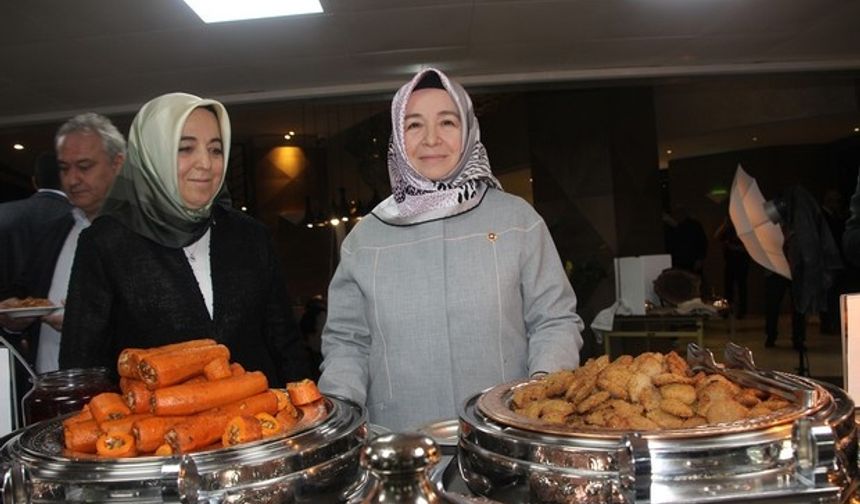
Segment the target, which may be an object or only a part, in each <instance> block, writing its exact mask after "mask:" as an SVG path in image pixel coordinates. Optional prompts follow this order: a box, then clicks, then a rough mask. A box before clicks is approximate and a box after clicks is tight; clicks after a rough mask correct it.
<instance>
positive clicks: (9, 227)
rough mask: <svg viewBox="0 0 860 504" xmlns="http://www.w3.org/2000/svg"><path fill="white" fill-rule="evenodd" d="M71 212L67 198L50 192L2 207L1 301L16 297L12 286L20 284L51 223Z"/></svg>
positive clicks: (0, 243) (0, 248)
mask: <svg viewBox="0 0 860 504" xmlns="http://www.w3.org/2000/svg"><path fill="white" fill-rule="evenodd" d="M71 210H72V204H71V203H69V200H68V198H66V197H65V196H63V195H61V194H57V193H55V192H51V191H39V192H37V193H35V194H33V195H32V196H30V197H29V198H27V199H23V200H18V201H10V202H8V203H3V204H0V299H5V298H7V297H10V296H12V295H14V294H15V293H14V292H13V285H14V284H16V283H20V282H21V275H23V274H24V271H25V269H26V267H27V264H28V262H29V261H30V259H31V258H32V257H33V254H34V252H35V251H36V247H37V245H38V244H39V242H40V241H42V238H43V236H44V235H45V233H46V232H47V230H48V227H49V226H48V224H49V223H50V222H52V221H54V220H55V219H58V218H60V217H62V216H64V215H69V212H70V211H71Z"/></svg>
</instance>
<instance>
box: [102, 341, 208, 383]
mask: <svg viewBox="0 0 860 504" xmlns="http://www.w3.org/2000/svg"><path fill="white" fill-rule="evenodd" d="M215 344H217V342H216V341H215V340H213V339H208V338H207V339H196V340H190V341H183V342H181V343H171V344H169V345H163V346H159V347H152V348H126V349H125V350H123V351H122V352H120V354H119V358H118V359H117V363H116V369H117V372H118V373H119V375H120V376H125V377H128V378H135V379H138V378H140V374H139V372H138V369H139V365H140V360H141V359H142V358H143V356H145V355H152V354H156V353H164V352H171V351H173V350H181V349H183V348H193V347H204V346H212V345H215Z"/></svg>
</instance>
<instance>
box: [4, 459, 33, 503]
mask: <svg viewBox="0 0 860 504" xmlns="http://www.w3.org/2000/svg"><path fill="white" fill-rule="evenodd" d="M30 501H31V496H30V471H28V470H27V466H25V465H24V464H22V463H20V462H18V461H17V460H16V461H13V462H12V464H11V465H10V466H9V469H8V470H7V471H6V473H5V474H4V475H3V504H29V503H30Z"/></svg>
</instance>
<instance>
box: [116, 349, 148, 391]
mask: <svg viewBox="0 0 860 504" xmlns="http://www.w3.org/2000/svg"><path fill="white" fill-rule="evenodd" d="M143 353H146V350H145V349H143V348H126V349H125V350H123V351H122V352H120V353H119V358H118V359H117V360H116V371H117V373H119V375H120V376H122V377H126V378H133V379H137V378H139V377H140V375H139V374H138V372H137V365H138V363H139V359H140V355H141V354H143ZM121 385H122V383H121V382H120V386H121Z"/></svg>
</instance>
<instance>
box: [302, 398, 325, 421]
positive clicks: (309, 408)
mask: <svg viewBox="0 0 860 504" xmlns="http://www.w3.org/2000/svg"><path fill="white" fill-rule="evenodd" d="M299 409H300V410H301V412H302V415H301V417H300V418H299V422H300V423H301V424H302V426H307V425H310V424H313V423H315V422H317V421H319V420H322V419H323V418H325V417H326V415H328V408H327V407H326V405H325V401H322V400H320V401H316V402H313V403H310V404H303V405H301V406H299Z"/></svg>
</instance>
